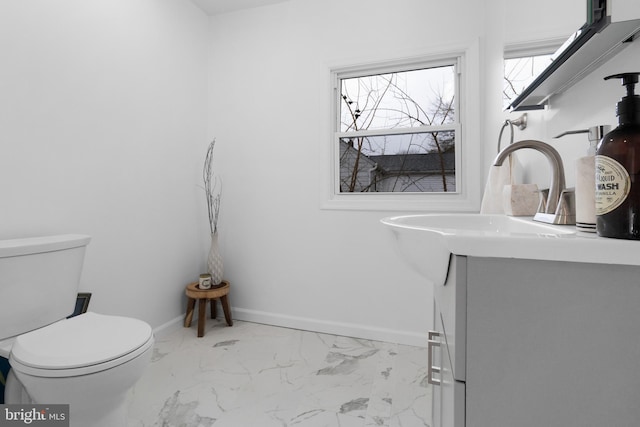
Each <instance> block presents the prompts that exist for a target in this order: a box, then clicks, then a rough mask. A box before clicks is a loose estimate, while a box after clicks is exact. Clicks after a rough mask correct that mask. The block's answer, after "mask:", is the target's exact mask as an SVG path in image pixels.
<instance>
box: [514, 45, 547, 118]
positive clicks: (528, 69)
mask: <svg viewBox="0 0 640 427" xmlns="http://www.w3.org/2000/svg"><path fill="white" fill-rule="evenodd" d="M552 57H553V55H552V54H543V55H530V56H520V57H516V58H505V59H504V82H503V83H504V86H503V90H502V94H503V97H502V99H503V107H504V108H505V109H506V108H508V107H509V105H510V104H511V102H513V100H514V99H516V98H517V97H518V96H519V95H520V94H521V93H522V91H523V90H524V89H526V87H527V86H529V84H531V82H532V81H534V80H535V78H536V77H538V76H539V75H540V73H541V72H542V71H544V69H545V68H547V66H548V65H549V63H550V62H551V60H552Z"/></svg>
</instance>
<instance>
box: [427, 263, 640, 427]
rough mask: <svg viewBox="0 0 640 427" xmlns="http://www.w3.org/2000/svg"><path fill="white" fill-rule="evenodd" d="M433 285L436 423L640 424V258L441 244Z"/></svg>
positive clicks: (524, 426)
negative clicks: (539, 254) (495, 252)
mask: <svg viewBox="0 0 640 427" xmlns="http://www.w3.org/2000/svg"><path fill="white" fill-rule="evenodd" d="M434 294H435V310H434V313H435V318H434V325H435V328H436V331H434V333H433V334H431V335H432V337H431V338H432V339H431V340H430V345H429V353H430V359H431V362H432V364H433V365H434V366H435V371H434V372H432V373H431V377H432V378H431V380H432V381H434V382H436V383H437V382H440V384H439V385H434V386H433V388H434V399H433V417H434V425H435V426H446V427H512V426H513V427H540V426H545V427H554V426H558V427H570V426H576V427H578V426H579V427H589V426H593V427H596V426H597V427H602V426H616V427H626V426H629V427H631V426H638V425H640V267H638V266H627V265H609V264H593V263H576V262H560V261H544V260H530V259H513V258H482V257H474V256H459V255H452V256H451V261H450V265H449V272H448V277H447V280H446V282H445V283H444V285H441V286H436V288H435V292H434Z"/></svg>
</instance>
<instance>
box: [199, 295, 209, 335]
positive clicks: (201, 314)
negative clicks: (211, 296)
mask: <svg viewBox="0 0 640 427" xmlns="http://www.w3.org/2000/svg"><path fill="white" fill-rule="evenodd" d="M206 310H207V300H206V298H201V299H199V300H198V338H200V337H203V336H204V321H205V318H206V317H207V314H206V313H205V312H206Z"/></svg>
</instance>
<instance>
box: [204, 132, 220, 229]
mask: <svg viewBox="0 0 640 427" xmlns="http://www.w3.org/2000/svg"><path fill="white" fill-rule="evenodd" d="M215 145H216V140H215V139H214V140H213V141H211V144H209V148H208V149H207V155H206V157H205V160H204V168H203V170H202V179H203V181H204V192H205V196H206V197H207V210H208V213H209V228H210V230H211V233H212V234H213V233H215V232H217V231H218V215H219V214H220V199H221V197H222V183H221V182H219V179H218V177H217V176H215V175H214V173H213V148H214V147H215ZM219 187H220V188H219Z"/></svg>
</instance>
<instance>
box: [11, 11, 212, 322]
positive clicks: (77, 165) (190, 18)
mask: <svg viewBox="0 0 640 427" xmlns="http://www.w3.org/2000/svg"><path fill="white" fill-rule="evenodd" d="M207 24H208V22H207V17H206V16H205V15H204V14H203V13H202V12H201V11H200V10H199V9H197V8H196V7H195V6H193V5H192V4H191V3H190V2H186V1H183V2H180V1H157V0H136V1H130V0H94V1H91V2H88V1H85V0H58V1H55V2H53V1H48V0H31V1H28V2H25V1H3V2H2V3H0V52H2V59H1V61H2V66H0V94H1V95H0V238H2V239H6V238H16V237H21V236H36V235H46V234H56V233H84V234H89V235H91V236H92V238H93V240H92V242H91V244H90V245H89V247H88V251H87V255H86V259H85V268H84V272H83V276H82V283H81V290H83V291H88V292H92V293H93V297H92V300H91V305H90V309H92V310H94V311H98V312H105V313H111V314H123V315H129V316H135V317H139V318H142V319H144V320H146V321H148V322H150V323H151V324H152V325H153V326H159V325H161V324H163V323H164V322H167V321H168V320H170V319H173V318H175V317H177V316H180V315H181V313H183V312H184V305H183V299H182V294H183V293H184V285H185V284H186V283H188V282H189V281H192V280H194V278H195V279H197V275H198V273H199V272H200V271H201V269H202V268H203V266H204V258H205V256H206V239H207V235H208V232H207V228H206V219H205V214H204V204H203V203H204V196H202V194H201V192H200V190H199V189H198V187H197V185H199V179H200V168H201V163H202V161H203V160H204V153H205V150H206V145H207V143H208V141H207V134H206V126H207V125H206V108H207V104H206V103H207V99H206V97H207V94H206V90H205V88H206V84H207V83H206V81H207V76H206V69H207V54H206V45H207V43H208V41H207V33H206V32H207ZM34 281H40V282H41V284H42V285H43V286H46V282H47V277H46V276H41V277H34ZM5 303H6V302H5ZM24 303H27V302H26V301H25V302H24Z"/></svg>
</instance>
